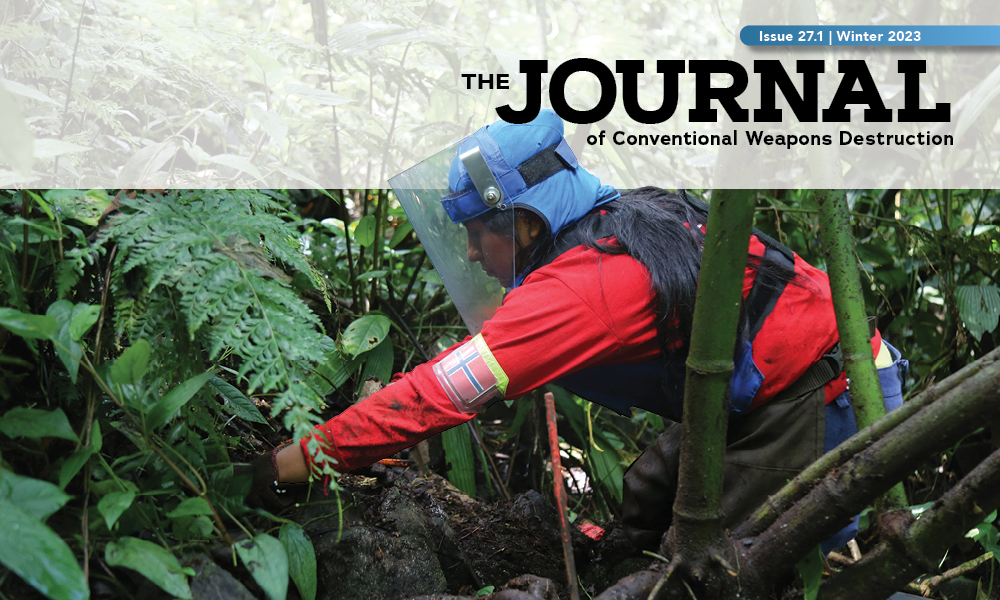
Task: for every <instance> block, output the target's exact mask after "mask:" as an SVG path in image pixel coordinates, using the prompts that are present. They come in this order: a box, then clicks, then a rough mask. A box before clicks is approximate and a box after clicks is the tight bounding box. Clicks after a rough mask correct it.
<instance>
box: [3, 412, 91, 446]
mask: <svg viewBox="0 0 1000 600" xmlns="http://www.w3.org/2000/svg"><path fill="white" fill-rule="evenodd" d="M0 431H2V432H4V433H6V434H7V435H9V436H10V437H12V438H18V437H27V438H34V439H40V438H43V437H58V438H63V439H67V440H72V441H74V442H75V441H77V440H79V439H80V438H78V437H77V435H76V432H75V431H73V428H72V427H71V426H70V424H69V419H67V418H66V413H64V412H63V411H62V409H61V408H57V409H55V410H51V411H49V410H41V409H38V408H25V407H23V406H15V407H14V408H12V409H10V410H8V411H7V412H6V413H5V414H4V415H3V417H0Z"/></svg>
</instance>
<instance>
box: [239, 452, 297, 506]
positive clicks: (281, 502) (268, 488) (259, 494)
mask: <svg viewBox="0 0 1000 600" xmlns="http://www.w3.org/2000/svg"><path fill="white" fill-rule="evenodd" d="M285 445H286V444H282V445H280V446H278V447H277V448H275V449H274V450H271V451H270V452H265V453H264V454H262V455H260V456H258V457H257V458H256V459H254V461H253V462H251V463H250V464H246V465H236V466H235V467H234V469H233V475H234V476H237V477H239V476H250V477H251V483H250V491H249V492H248V493H247V497H246V503H247V505H248V506H251V507H260V508H264V509H267V510H280V509H282V508H287V507H288V506H290V505H291V504H292V502H293V498H292V497H291V495H290V494H289V493H288V489H287V486H282V485H281V484H279V483H278V474H277V467H276V464H275V455H276V454H277V453H278V450H280V449H281V448H283V447H284V446H285Z"/></svg>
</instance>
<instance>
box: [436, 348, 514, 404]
mask: <svg viewBox="0 0 1000 600" xmlns="http://www.w3.org/2000/svg"><path fill="white" fill-rule="evenodd" d="M434 374H435V375H436V376H437V379H438V383H440V384H441V387H442V388H444V391H445V393H447V394H448V397H449V398H450V399H451V401H452V403H454V404H455V407H456V408H458V410H460V411H462V412H464V413H472V412H479V410H480V409H481V408H482V407H483V405H485V404H486V402H488V401H489V400H492V399H493V398H495V397H503V395H504V392H506V391H507V382H508V379H507V375H506V374H505V373H504V372H503V369H501V368H500V365H499V363H497V361H496V359H495V358H494V357H493V353H492V352H490V349H489V347H488V346H487V345H486V341H485V340H484V339H483V336H482V334H479V335H476V336H475V337H474V338H472V339H471V340H469V341H468V342H466V343H464V344H462V345H461V346H459V347H458V348H457V349H456V350H454V351H453V352H452V353H451V354H449V355H448V356H446V357H444V358H443V359H442V360H440V361H439V362H438V363H437V364H435V365H434Z"/></svg>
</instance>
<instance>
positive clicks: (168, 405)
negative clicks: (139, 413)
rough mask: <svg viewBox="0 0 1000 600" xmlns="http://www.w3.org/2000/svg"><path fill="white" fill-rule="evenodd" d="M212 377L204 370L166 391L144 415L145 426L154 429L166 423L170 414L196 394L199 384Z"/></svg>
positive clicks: (210, 373)
mask: <svg viewBox="0 0 1000 600" xmlns="http://www.w3.org/2000/svg"><path fill="white" fill-rule="evenodd" d="M212 377H213V375H212V372H211V371H205V372H204V373H202V374H201V375H195V376H194V377H192V378H191V379H188V380H187V381H185V382H184V383H182V384H180V385H179V386H177V387H175V388H174V389H172V390H170V391H169V392H167V393H166V394H165V395H164V396H163V397H162V398H160V399H159V400H157V402H156V404H154V405H153V408H151V409H149V415H147V416H146V426H147V427H149V428H150V429H156V428H157V427H161V426H162V425H164V424H166V422H167V421H168V420H169V419H170V416H171V415H173V414H174V413H175V412H177V410H178V409H180V408H181V407H182V406H184V405H185V404H187V402H188V400H190V399H191V398H192V397H193V396H194V395H195V394H197V393H198V390H200V389H201V386H203V385H205V382H207V381H208V380H209V379H211V378H212Z"/></svg>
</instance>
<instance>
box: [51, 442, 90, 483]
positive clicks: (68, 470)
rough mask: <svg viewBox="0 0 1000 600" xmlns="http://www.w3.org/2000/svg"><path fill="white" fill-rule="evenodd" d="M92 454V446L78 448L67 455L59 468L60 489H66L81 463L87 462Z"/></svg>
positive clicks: (78, 470) (81, 465)
mask: <svg viewBox="0 0 1000 600" xmlns="http://www.w3.org/2000/svg"><path fill="white" fill-rule="evenodd" d="M93 455H94V449H93V448H80V449H79V450H77V451H76V452H74V453H73V454H70V455H69V458H67V459H66V462H64V463H63V466H62V468H61V469H59V487H60V488H61V489H66V486H67V485H69V482H70V481H73V478H74V477H76V474H77V473H79V472H80V469H82V468H83V465H85V464H87V461H88V460H90V457H91V456H93Z"/></svg>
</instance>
